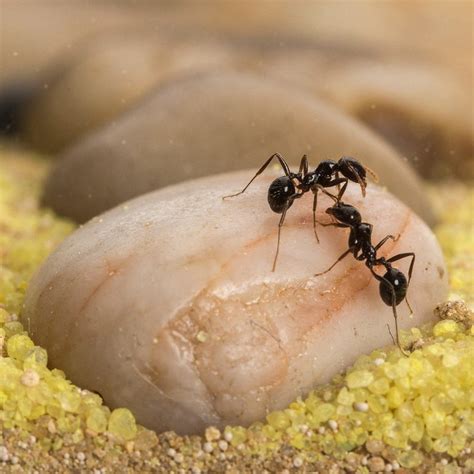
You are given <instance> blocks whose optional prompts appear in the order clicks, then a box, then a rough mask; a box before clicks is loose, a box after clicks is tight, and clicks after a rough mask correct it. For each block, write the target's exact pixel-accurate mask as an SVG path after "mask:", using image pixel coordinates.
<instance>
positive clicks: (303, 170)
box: [298, 155, 308, 176]
mask: <svg viewBox="0 0 474 474" xmlns="http://www.w3.org/2000/svg"><path fill="white" fill-rule="evenodd" d="M301 173H303V176H306V175H307V174H308V157H307V156H306V155H303V158H301V162H300V168H299V170H298V174H301Z"/></svg>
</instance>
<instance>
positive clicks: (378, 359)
mask: <svg viewBox="0 0 474 474" xmlns="http://www.w3.org/2000/svg"><path fill="white" fill-rule="evenodd" d="M384 362H385V360H384V359H382V358H381V357H377V359H374V364H375V365H382V364H383V363H384Z"/></svg>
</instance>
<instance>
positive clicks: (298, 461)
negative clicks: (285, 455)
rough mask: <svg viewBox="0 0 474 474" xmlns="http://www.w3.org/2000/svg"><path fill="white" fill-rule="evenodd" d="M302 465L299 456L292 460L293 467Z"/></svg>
mask: <svg viewBox="0 0 474 474" xmlns="http://www.w3.org/2000/svg"><path fill="white" fill-rule="evenodd" d="M302 465H303V459H301V458H300V457H299V456H296V457H295V458H293V466H295V467H301V466H302Z"/></svg>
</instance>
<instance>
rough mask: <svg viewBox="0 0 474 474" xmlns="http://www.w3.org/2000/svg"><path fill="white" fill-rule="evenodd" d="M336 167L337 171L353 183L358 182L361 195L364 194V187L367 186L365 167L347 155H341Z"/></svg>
mask: <svg viewBox="0 0 474 474" xmlns="http://www.w3.org/2000/svg"><path fill="white" fill-rule="evenodd" d="M337 167H338V168H339V171H340V172H341V173H342V174H343V175H344V176H345V177H346V178H347V179H350V180H351V181H353V182H354V183H359V186H360V189H361V190H362V195H363V196H365V188H366V187H367V180H366V176H367V172H366V168H365V167H364V166H362V165H361V164H360V163H359V162H358V161H357V160H356V159H354V158H351V157H349V156H343V157H342V158H341V159H340V160H339V161H338V162H337Z"/></svg>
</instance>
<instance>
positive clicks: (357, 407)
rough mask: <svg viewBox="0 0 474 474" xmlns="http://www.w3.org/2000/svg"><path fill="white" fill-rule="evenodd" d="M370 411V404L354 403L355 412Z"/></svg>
mask: <svg viewBox="0 0 474 474" xmlns="http://www.w3.org/2000/svg"><path fill="white" fill-rule="evenodd" d="M368 409H369V404H368V403H366V402H356V403H354V410H356V411H362V412H366V411H368Z"/></svg>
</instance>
